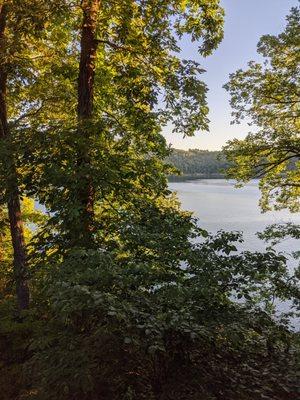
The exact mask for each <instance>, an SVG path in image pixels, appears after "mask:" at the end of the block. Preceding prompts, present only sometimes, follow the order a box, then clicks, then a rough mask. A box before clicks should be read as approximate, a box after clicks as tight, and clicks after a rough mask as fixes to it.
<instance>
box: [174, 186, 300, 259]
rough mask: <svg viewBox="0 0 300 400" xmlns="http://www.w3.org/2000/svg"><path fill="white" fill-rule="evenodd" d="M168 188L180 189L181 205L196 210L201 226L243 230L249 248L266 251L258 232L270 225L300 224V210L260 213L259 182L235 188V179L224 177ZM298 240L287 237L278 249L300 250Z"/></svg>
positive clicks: (177, 190)
mask: <svg viewBox="0 0 300 400" xmlns="http://www.w3.org/2000/svg"><path fill="white" fill-rule="evenodd" d="M169 188H170V190H172V191H175V192H177V194H178V197H179V199H180V201H181V203H182V208H183V209H186V210H189V211H193V213H194V215H195V217H197V218H198V220H199V225H200V226H201V227H203V228H204V229H207V230H208V231H210V232H214V233H215V232H217V231H218V230H220V229H224V230H227V231H242V232H243V233H244V239H245V243H244V245H243V248H245V249H248V250H263V249H264V248H265V244H264V243H263V242H262V241H261V240H259V239H258V238H257V237H256V235H255V233H256V232H258V231H262V230H263V229H264V228H265V227H266V226H267V225H270V224H273V223H279V222H293V223H298V224H300V213H297V214H291V213H289V212H288V211H286V210H283V211H272V212H267V213H261V211H260V209H259V206H258V201H259V198H260V192H259V189H258V181H255V180H254V181H251V182H250V183H248V184H247V185H245V186H244V187H243V188H239V189H237V188H235V187H234V182H233V181H226V180H224V179H201V180H194V181H185V182H170V183H169ZM299 248H300V246H299V241H296V240H292V239H285V240H284V241H283V242H282V243H281V244H280V245H279V246H278V250H282V251H287V252H290V251H295V250H299Z"/></svg>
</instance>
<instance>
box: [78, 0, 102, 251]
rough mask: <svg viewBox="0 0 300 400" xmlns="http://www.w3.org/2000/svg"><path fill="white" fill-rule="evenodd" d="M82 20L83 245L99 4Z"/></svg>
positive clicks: (89, 3) (89, 215) (92, 2)
mask: <svg viewBox="0 0 300 400" xmlns="http://www.w3.org/2000/svg"><path fill="white" fill-rule="evenodd" d="M81 7H82V12H83V20H82V30H81V42H80V50H81V52H80V64H79V76H78V106H77V117H78V133H79V135H80V136H81V137H82V138H83V139H86V140H83V142H82V143H83V144H82V147H81V148H80V151H79V156H78V169H79V171H80V173H79V178H80V180H81V182H79V187H78V197H79V202H80V207H81V213H80V214H81V215H80V219H81V221H80V222H81V223H80V225H81V226H82V232H81V235H82V238H84V240H83V244H88V243H91V241H92V235H93V232H94V229H95V227H94V187H93V184H92V179H91V176H90V156H89V137H90V133H89V124H90V123H91V119H92V115H93V102H94V95H93V93H94V76H95V59H96V51H97V40H96V26H97V15H98V12H99V8H100V0H83V1H82V3H81Z"/></svg>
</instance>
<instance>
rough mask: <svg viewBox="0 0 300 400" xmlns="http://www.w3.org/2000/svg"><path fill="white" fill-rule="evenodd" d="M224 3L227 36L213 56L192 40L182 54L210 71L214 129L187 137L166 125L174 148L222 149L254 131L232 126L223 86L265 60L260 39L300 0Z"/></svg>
mask: <svg viewBox="0 0 300 400" xmlns="http://www.w3.org/2000/svg"><path fill="white" fill-rule="evenodd" d="M221 4H222V6H223V7H224V9H225V26H224V39H223V41H222V43H221V44H220V45H219V47H218V49H217V50H215V51H214V53H213V54H212V55H211V56H209V57H207V58H203V57H202V56H200V55H199V53H198V52H197V44H195V43H193V44H191V43H190V42H189V41H188V40H184V41H182V43H181V49H182V54H181V55H182V57H183V58H186V59H193V60H196V61H197V62H199V63H200V64H201V66H202V67H203V68H204V69H205V70H206V73H205V74H203V75H202V79H203V81H204V82H205V83H206V84H207V86H208V89H209V92H208V95H207V101H208V106H209V109H210V112H209V119H210V132H197V133H196V134H195V136H194V137H192V138H183V137H182V136H180V135H179V134H176V133H172V132H171V130H172V129H171V127H170V126H169V127H166V128H165V129H164V136H165V137H166V140H167V142H168V143H170V144H171V145H172V147H174V148H178V149H185V150H187V149H196V148H198V149H207V150H220V149H221V148H222V146H223V145H225V143H226V142H227V141H228V140H230V139H233V138H238V139H242V138H244V137H245V136H246V134H247V133H248V132H249V130H250V128H249V126H248V125H247V124H246V123H245V124H240V125H230V121H231V119H232V118H231V115H230V114H231V108H230V105H229V95H228V94H227V92H226V91H225V89H223V88H222V86H223V85H224V84H225V83H226V82H227V81H228V77H229V74H230V73H232V72H235V71H236V70H237V69H239V68H243V69H245V68H246V66H247V63H248V62H249V61H250V60H255V61H259V60H261V58H260V56H259V55H258V54H257V52H256V45H257V42H258V41H259V38H260V37H261V36H262V35H265V34H275V35H277V34H278V33H280V32H281V31H282V30H283V29H284V27H285V22H286V21H285V16H286V15H287V14H288V13H289V10H290V9H291V7H293V6H296V5H298V4H299V3H298V0H221Z"/></svg>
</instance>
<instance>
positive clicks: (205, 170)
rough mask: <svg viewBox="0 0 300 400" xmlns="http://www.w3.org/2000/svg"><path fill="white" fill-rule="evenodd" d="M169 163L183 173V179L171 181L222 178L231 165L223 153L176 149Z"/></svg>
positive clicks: (172, 177)
mask: <svg viewBox="0 0 300 400" xmlns="http://www.w3.org/2000/svg"><path fill="white" fill-rule="evenodd" d="M168 162H170V163H171V164H173V165H174V166H175V167H176V168H178V169H179V170H180V171H181V172H182V176H181V177H176V176H171V177H170V180H178V178H179V179H180V180H182V179H192V178H222V177H223V176H224V172H223V170H224V169H226V168H227V167H228V165H229V163H228V161H226V159H225V157H224V155H223V154H222V152H221V151H208V150H198V149H190V150H188V151H186V150H178V149H174V150H173V153H172V154H171V156H170V157H169V158H168Z"/></svg>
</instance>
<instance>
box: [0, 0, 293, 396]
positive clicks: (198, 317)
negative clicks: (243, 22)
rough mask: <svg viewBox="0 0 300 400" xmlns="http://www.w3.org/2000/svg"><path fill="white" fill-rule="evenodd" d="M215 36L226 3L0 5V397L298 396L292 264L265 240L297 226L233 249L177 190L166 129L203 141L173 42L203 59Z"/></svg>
mask: <svg viewBox="0 0 300 400" xmlns="http://www.w3.org/2000/svg"><path fill="white" fill-rule="evenodd" d="M294 13H295V11H294ZM222 29H223V10H222V8H221V7H220V5H219V1H218V0H209V1H205V0H204V1H197V0H191V1H182V2H181V1H179V2H177V1H175V2H173V1H169V0H163V1H161V0H160V1H157V0H146V1H141V2H140V1H135V0H128V1H124V2H123V1H121V2H116V3H113V2H112V1H101V2H100V1H99V0H83V1H78V2H77V1H72V2H71V1H67V0H53V1H43V0H40V1H38V2H33V1H31V0H28V1H27V0H24V1H18V0H7V1H2V2H1V3H0V61H1V69H0V121H1V124H0V180H1V185H0V194H1V197H0V200H1V206H0V229H1V230H0V263H1V275H0V388H1V391H0V396H1V399H4V400H102V399H103V400H104V399H112V400H117V399H118V400H119V399H124V400H125V399H127V400H139V399H147V400H149V399H159V400H163V399H182V400H183V399H191V400H192V399H193V400H196V399H200V400H201V399H203V400H204V399H205V400H208V399H222V400H227V399H228V400H250V399H251V400H253V399H255V400H256V399H257V400H260V399H261V400H263V399H269V400H290V399H291V400H292V399H293V400H294V399H297V398H299V391H300V387H299V373H300V371H299V368H300V363H299V357H300V352H299V333H297V332H296V331H295V330H294V329H293V328H292V325H291V324H290V318H291V317H296V316H297V313H298V312H299V301H300V293H299V269H295V271H290V270H289V268H288V265H287V264H288V258H289V257H292V255H290V256H288V255H286V254H282V253H277V252H276V251H275V250H274V248H273V244H272V241H274V240H275V241H277V240H280V239H283V238H284V237H294V238H299V227H294V226H286V228H285V230H282V229H281V228H280V229H281V230H280V232H279V233H278V227H276V226H275V227H273V228H269V229H268V230H267V231H266V232H265V233H264V234H262V235H261V238H262V239H264V240H268V241H269V243H270V245H269V247H268V249H267V250H266V251H265V252H263V253H259V252H243V253H238V252H237V251H236V250H237V249H236V243H239V242H240V241H242V236H241V235H240V234H238V233H226V232H219V233H218V234H217V235H215V236H212V235H210V234H209V233H208V232H206V231H204V230H202V229H200V228H199V227H198V226H197V221H195V220H194V219H193V218H192V216H191V214H190V213H188V212H184V211H182V210H181V208H180V204H179V203H178V200H177V199H176V198H175V197H174V195H172V194H171V193H170V191H169V190H168V187H167V176H168V175H170V174H171V173H172V171H173V169H172V167H171V166H170V165H168V163H167V162H166V159H167V157H168V156H170V151H169V148H168V146H167V144H166V142H165V140H164V138H163V136H162V134H161V128H162V126H163V125H164V124H166V123H168V122H169V123H172V124H173V126H174V131H175V132H179V133H182V134H185V135H192V134H193V133H194V132H195V131H196V130H197V129H202V130H205V129H207V128H208V119H207V114H208V108H207V104H206V91H207V87H206V85H205V84H204V83H203V82H202V80H201V79H200V77H201V73H203V70H202V69H201V68H200V66H199V65H198V64H197V63H196V62H194V61H193V60H181V58H180V57H179V54H178V53H179V51H180V49H179V47H178V39H179V38H180V37H182V35H187V36H189V37H190V38H191V39H192V40H196V41H198V42H199V52H200V54H201V55H202V56H207V55H209V54H211V53H212V52H213V50H214V49H215V48H216V47H217V46H218V44H219V42H220V41H221V39H222V36H223V30H222ZM160 99H163V102H161V101H160ZM161 103H162V104H161ZM159 105H160V108H159ZM295 199H296V196H295V198H294V200H295ZM35 200H38V201H39V202H40V204H42V205H44V206H45V208H46V209H47V210H49V214H47V215H45V214H43V213H40V212H38V211H36V210H35V208H34V201H35ZM286 300H289V302H290V305H291V308H290V312H289V313H287V314H282V315H277V314H276V310H275V307H274V304H276V301H286Z"/></svg>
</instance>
